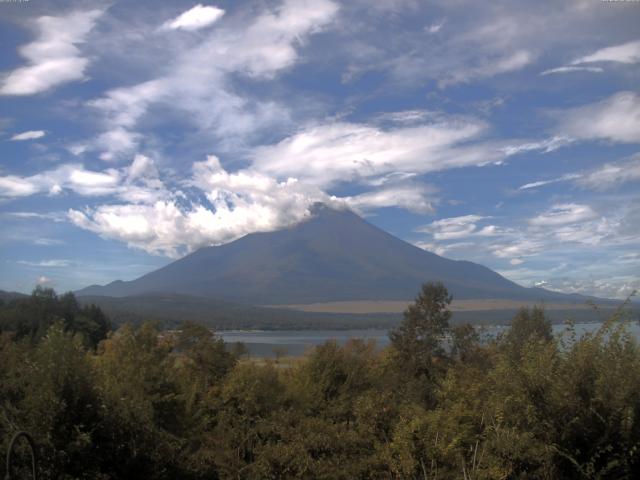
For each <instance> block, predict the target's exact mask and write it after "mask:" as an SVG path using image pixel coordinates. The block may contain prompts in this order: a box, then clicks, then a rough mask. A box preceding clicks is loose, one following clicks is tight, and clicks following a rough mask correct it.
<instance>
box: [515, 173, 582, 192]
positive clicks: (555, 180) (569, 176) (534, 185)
mask: <svg viewBox="0 0 640 480" xmlns="http://www.w3.org/2000/svg"><path fill="white" fill-rule="evenodd" d="M581 177H582V175H581V174H579V173H568V174H566V175H561V176H560V177H558V178H552V179H551V180H539V181H537V182H530V183H525V184H524V185H521V186H520V187H518V190H529V189H531V188H538V187H543V186H545V185H550V184H553V183H560V182H566V181H569V180H576V179H578V178H581Z"/></svg>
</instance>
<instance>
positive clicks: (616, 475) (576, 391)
mask: <svg viewBox="0 0 640 480" xmlns="http://www.w3.org/2000/svg"><path fill="white" fill-rule="evenodd" d="M450 302H451V297H450V296H449V295H448V293H447V290H446V288H445V287H444V286H443V285H442V284H438V283H428V284H425V285H424V286H423V287H422V289H421V292H420V294H419V296H418V297H417V298H416V300H415V302H414V303H413V304H412V305H411V306H409V307H408V308H407V310H406V311H405V313H404V320H403V321H402V323H401V324H400V325H399V326H397V327H396V328H395V329H393V330H392V331H391V332H390V339H391V344H390V346H389V347H388V348H386V349H384V350H379V349H377V348H376V347H375V345H374V344H373V343H370V342H365V341H362V340H352V341H350V342H349V343H347V344H346V345H345V346H340V345H338V344H336V343H335V342H327V343H325V344H324V345H322V346H319V347H317V348H316V349H314V350H313V351H312V352H310V353H309V354H308V355H307V356H305V357H302V358H300V359H295V360H292V361H290V362H289V363H282V362H278V363H276V362H275V361H270V360H254V359H248V358H244V356H242V355H241V354H242V351H241V350H238V351H237V352H236V353H234V352H232V351H230V349H229V348H225V344H224V343H223V341H222V340H221V339H220V337H218V336H217V335H215V334H214V333H212V332H211V330H210V329H208V328H205V327H203V326H200V325H197V324H193V323H188V324H184V325H183V326H182V327H181V329H180V331H179V332H178V333H177V334H176V335H163V334H161V332H160V331H159V330H158V328H157V327H156V326H155V325H154V324H151V323H146V324H143V325H141V326H139V327H132V326H128V325H125V326H122V327H120V328H118V329H117V330H115V331H112V330H110V325H109V322H108V320H107V319H106V317H105V316H104V315H103V314H102V312H101V311H100V310H99V309H98V308H96V307H79V306H78V305H77V302H75V299H74V298H73V295H71V294H66V295H62V296H56V295H55V293H54V292H53V291H50V290H43V289H38V290H36V291H35V292H34V294H33V295H32V296H31V297H30V298H28V299H22V300H13V301H10V302H8V303H5V304H4V305H1V306H0V328H1V333H0V452H4V450H5V449H6V446H7V443H8V441H9V438H10V436H11V435H12V434H13V433H14V432H16V431H18V430H26V431H28V432H30V433H31V434H32V435H33V436H34V438H35V440H36V443H37V444H38V451H39V455H40V460H39V465H40V475H41V478H43V479H92V480H93V479H98V480H100V479H103V480H106V479H137V478H144V479H189V480H191V479H193V480H196V479H280V478H283V479H284V478H292V479H295V478H300V479H371V478H374V479H422V480H425V479H465V480H467V479H473V480H475V479H520V478H522V479H524V478H527V479H559V478H563V479H565V478H566V479H585V478H586V479H596V478H598V479H608V478H610V479H632V478H637V472H638V471H640V450H639V448H640V350H639V348H638V344H637V342H636V341H635V339H634V338H633V336H632V335H630V334H629V333H628V331H627V329H626V327H625V322H624V319H623V310H622V309H621V310H619V311H618V312H616V314H614V315H613V316H612V317H611V318H610V319H609V320H607V321H606V322H605V323H604V324H603V325H602V326H601V327H600V328H599V330H598V331H597V332H595V333H593V334H587V335H583V336H578V335H576V334H575V332H573V333H572V329H571V327H570V326H569V327H568V331H567V332H566V333H565V335H563V336H562V338H554V337H553V335H552V333H551V326H550V324H549V322H548V320H547V319H546V318H545V314H544V311H543V310H542V309H540V308H533V309H523V310H521V311H520V312H519V313H518V314H517V315H516V317H515V318H514V319H513V322H512V327H511V329H510V330H508V332H507V333H506V334H504V335H502V336H501V337H499V338H497V339H495V340H493V341H490V342H489V343H482V344H481V343H480V342H479V341H478V336H477V333H476V331H475V329H474V328H472V327H470V326H465V325H463V326H456V327H452V326H450V325H449V320H450V315H451V314H450V312H449V309H448V307H449V304H450ZM5 473H6V472H5V471H4V464H2V465H1V466H0V478H2V477H4V475H5ZM18 473H20V472H18ZM12 478H13V477H12ZM16 478H29V477H28V476H27V474H26V473H25V474H24V476H23V477H20V476H18V477H16Z"/></svg>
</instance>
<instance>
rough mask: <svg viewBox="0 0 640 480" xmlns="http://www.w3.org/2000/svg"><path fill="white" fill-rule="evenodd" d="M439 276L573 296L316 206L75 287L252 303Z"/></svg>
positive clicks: (405, 295) (357, 295)
mask: <svg viewBox="0 0 640 480" xmlns="http://www.w3.org/2000/svg"><path fill="white" fill-rule="evenodd" d="M429 280H439V281H442V282H443V283H444V284H445V285H446V287H447V288H448V289H449V291H450V292H451V293H452V294H453V296H454V297H455V298H456V299H482V298H491V299H517V300H528V301H539V300H555V301H562V300H565V301H569V300H575V296H570V295H564V294H559V293H555V292H550V291H547V290H543V289H539V288H525V287H522V286H520V285H518V284H516V283H514V282H511V281H510V280H507V279H506V278H504V277H503V276H501V275H499V274H498V273H496V272H494V271H493V270H490V269H489V268H487V267H484V266H482V265H479V264H476V263H472V262H468V261H458V260H449V259H446V258H443V257H441V256H439V255H436V254H434V253H430V252H427V251H425V250H422V249H420V248H418V247H416V246H414V245H411V244H409V243H407V242H405V241H403V240H400V239H399V238H396V237H394V236H393V235H391V234H389V233H387V232H385V231H383V230H381V229H379V228H377V227H375V226H373V225H371V224H370V223H368V222H366V221H365V220H363V219H362V218H360V217H359V216H358V215H356V214H355V213H352V212H350V211H347V210H334V209H331V208H328V207H326V206H318V207H317V208H315V209H314V212H313V215H312V216H311V218H310V219H308V220H307V221H304V222H302V223H299V224H297V225H295V226H293V227H291V228H287V229H284V230H279V231H275V232H268V233H253V234H249V235H246V236H245V237H242V238H240V239H238V240H235V241H233V242H231V243H228V244H225V245H221V246H217V247H205V248H201V249H200V250H197V251H196V252H193V253H191V254H189V255H187V256H185V257H184V258H182V259H180V260H177V261H175V262H173V263H170V264H169V265H167V266H165V267H163V268H160V269H158V270H155V271H153V272H151V273H148V274H146V275H144V276H142V277H140V278H138V279H136V280H132V281H129V282H123V281H116V282H113V283H110V284H108V285H105V286H97V285H94V286H91V287H87V288H85V289H83V290H80V291H79V292H77V293H78V295H80V296H88V295H101V296H112V297H124V296H133V295H142V294H148V293H172V294H186V295H192V296H200V297H207V298H216V299H224V300H229V301H234V302H242V303H249V304H253V305H273V304H279V305H285V304H303V303H317V302H330V301H348V300H409V299H411V298H413V297H414V295H415V294H416V292H417V291H418V289H419V288H420V285H421V284H422V283H424V282H426V281H429Z"/></svg>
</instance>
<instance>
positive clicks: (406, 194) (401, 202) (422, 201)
mask: <svg viewBox="0 0 640 480" xmlns="http://www.w3.org/2000/svg"><path fill="white" fill-rule="evenodd" d="M433 194H434V189H433V188H430V187H429V186H426V185H396V186H388V187H384V188H380V189H377V190H373V191H370V192H365V193H361V194H359V195H354V196H350V197H345V198H342V199H341V200H342V201H344V202H345V203H346V204H347V205H348V206H349V207H350V208H351V209H353V210H355V211H356V212H359V213H363V214H364V213H366V212H368V211H370V210H375V209H378V208H384V207H397V208H403V209H405V210H408V211H410V212H414V213H433V212H434V211H435V209H434V207H433Z"/></svg>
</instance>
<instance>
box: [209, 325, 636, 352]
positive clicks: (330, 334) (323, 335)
mask: <svg viewBox="0 0 640 480" xmlns="http://www.w3.org/2000/svg"><path fill="white" fill-rule="evenodd" d="M600 325H601V324H600V323H578V324H576V325H575V330H576V333H577V335H578V336H580V335H583V334H585V333H587V332H594V331H595V330H597V329H598V327H600ZM508 328H509V327H507V326H503V325H496V326H488V327H483V328H482V329H479V332H480V334H481V336H483V337H485V338H486V337H494V336H496V335H498V334H499V333H501V332H504V331H506V330H507V329H508ZM628 328H629V331H630V332H632V333H633V334H634V336H635V337H636V339H638V340H639V341H640V325H638V323H637V322H634V323H631V324H629V327H628ZM565 330H566V327H565V325H553V332H554V334H555V335H560V334H561V333H562V332H563V331H565ZM217 333H218V334H219V335H220V336H221V337H222V338H223V339H224V341H225V342H227V343H235V342H243V343H244V344H245V345H246V347H247V348H248V350H249V355H250V356H252V357H263V358H264V357H274V356H275V351H280V352H282V353H284V354H285V355H289V356H299V355H303V354H304V353H305V352H307V351H308V350H309V349H311V348H313V347H315V346H317V345H322V344H323V343H324V342H326V341H327V340H336V341H337V342H338V343H340V344H344V343H346V342H347V341H348V340H349V339H351V338H361V339H364V340H374V341H375V342H376V344H377V345H378V346H379V347H385V346H387V345H388V344H389V337H388V331H387V330H379V329H361V330H226V331H219V332H217Z"/></svg>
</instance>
